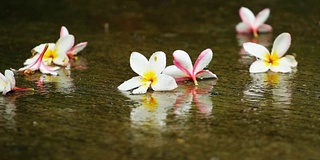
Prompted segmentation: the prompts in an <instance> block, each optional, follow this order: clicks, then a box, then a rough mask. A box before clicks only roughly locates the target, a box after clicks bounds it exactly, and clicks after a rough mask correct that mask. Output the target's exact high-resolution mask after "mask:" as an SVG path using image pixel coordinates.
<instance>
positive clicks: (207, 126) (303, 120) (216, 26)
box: [0, 0, 320, 160]
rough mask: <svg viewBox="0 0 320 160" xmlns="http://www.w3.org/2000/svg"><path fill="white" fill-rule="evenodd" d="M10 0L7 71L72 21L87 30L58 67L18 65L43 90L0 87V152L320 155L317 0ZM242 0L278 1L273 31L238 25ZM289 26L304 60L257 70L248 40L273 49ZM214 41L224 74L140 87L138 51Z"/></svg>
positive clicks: (199, 46)
mask: <svg viewBox="0 0 320 160" xmlns="http://www.w3.org/2000/svg"><path fill="white" fill-rule="evenodd" d="M284 2H285V1H283V2H282V1H274V0H271V1H270V0H268V1H267V0H265V1H264V0H262V1H257V2H250V1H244V0H241V1H234V2H233V1H232V2H231V1H230V2H229V1H225V2H222V1H209V0H208V1H207V0H203V1H192V0H184V1H182V0H174V1H168V0H164V1H144V0H142V1H116V0H108V1H102V0H97V1H85V0H79V1H72V0H59V1H55V2H48V1H35V0H32V1H28V2H25V1H4V2H1V3H2V5H0V17H1V19H2V21H1V25H0V33H1V35H2V36H1V37H0V42H1V43H0V56H1V59H0V70H1V73H3V71H4V70H5V69H8V68H14V69H18V68H20V67H22V66H23V62H24V61H25V59H27V58H29V57H30V56H31V53H30V50H31V48H33V47H35V46H37V45H39V44H41V43H44V42H55V41H56V40H57V39H58V38H59V29H60V27H61V26H62V25H64V26H66V27H67V28H68V29H69V30H70V33H72V34H74V35H75V37H76V43H79V42H82V41H88V43H89V44H88V46H87V47H86V48H85V49H84V50H83V51H82V52H80V53H79V54H78V56H77V59H75V60H74V61H72V63H70V66H68V67H67V68H61V69H60V70H59V76H50V75H44V74H40V73H39V72H36V73H35V74H33V75H22V74H17V75H15V77H16V80H17V86H19V87H32V88H34V89H35V90H34V91H31V92H30V91H28V92H12V93H9V94H8V95H5V96H1V97H0V137H1V138H0V155H1V158H0V159H106V158H107V159H211V160H218V159H248V160H249V159H318V157H320V154H319V148H320V138H319V133H320V123H319V122H320V109H319V104H318V102H319V97H320V87H319V81H320V75H319V72H318V68H317V66H318V63H319V62H318V60H319V56H320V54H319V51H320V47H319V46H320V40H319V36H320V24H319V21H320V20H319V17H318V15H319V14H318V13H319V12H318V8H317V6H318V5H317V4H318V1H316V0H309V1H300V0H292V1H290V3H287V2H286V3H284ZM241 6H246V7H248V8H250V9H251V10H252V11H253V12H254V13H258V12H259V11H261V10H262V9H263V8H267V7H268V8H270V9H271V15H270V17H269V19H268V20H267V22H268V24H270V25H272V26H273V32H272V33H270V34H262V35H260V36H259V37H258V38H253V37H252V36H250V35H249V36H247V35H237V34H236V32H235V25H236V24H237V23H238V22H239V21H240V18H239V15H238V10H239V8H240V7H241ZM282 32H289V33H290V34H291V36H292V43H291V46H290V48H289V51H288V54H294V55H296V59H297V61H298V62H299V65H298V68H297V70H295V71H294V72H292V73H289V74H282V73H272V72H267V73H261V74H250V73H249V71H248V69H249V66H250V64H251V63H252V62H253V61H254V60H255V58H254V57H252V56H250V55H248V53H245V52H244V50H243V49H242V44H243V43H244V42H255V43H259V44H261V45H263V46H265V47H266V48H268V49H269V50H270V49H271V48H272V43H273V41H274V38H275V37H277V36H278V35H279V34H280V33H282ZM206 48H211V49H212V50H213V52H214V58H213V60H212V62H211V63H210V64H209V65H208V66H207V67H208V69H209V70H210V71H213V72H214V73H215V74H217V76H218V77H219V79H218V80H203V81H199V85H198V86H194V85H193V83H192V82H179V83H178V86H179V87H178V88H177V89H176V90H174V91H172V92H152V91H149V92H148V93H147V94H143V95H131V94H130V92H120V91H119V90H117V86H118V85H119V84H121V83H122V82H123V81H124V80H127V79H129V78H131V77H133V76H135V73H134V72H133V71H132V70H131V68H130V65H129V57H130V53H131V52H133V51H137V52H140V53H142V54H144V55H145V56H146V57H149V56H150V55H151V54H152V53H153V52H155V51H159V50H162V51H164V52H165V53H166V56H167V65H171V64H172V61H173V58H172V53H173V51H174V50H176V49H182V50H185V51H186V52H188V53H189V54H190V57H191V59H192V61H193V62H194V61H195V58H196V57H197V56H198V55H199V53H200V52H201V51H202V50H204V49H206Z"/></svg>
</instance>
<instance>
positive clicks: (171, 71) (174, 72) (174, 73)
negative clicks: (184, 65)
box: [162, 65, 190, 79]
mask: <svg viewBox="0 0 320 160" xmlns="http://www.w3.org/2000/svg"><path fill="white" fill-rule="evenodd" d="M162 73H163V74H166V75H169V76H171V77H173V78H177V79H179V78H186V77H189V75H188V74H186V73H184V72H182V71H181V70H180V69H179V68H177V67H176V66H175V65H171V66H168V67H167V68H165V69H164V70H163V72H162ZM189 78H190V77H189Z"/></svg>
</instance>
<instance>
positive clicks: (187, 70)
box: [163, 49, 218, 85]
mask: <svg viewBox="0 0 320 160" xmlns="http://www.w3.org/2000/svg"><path fill="white" fill-rule="evenodd" d="M212 56H213V53H212V50H211V49H206V50H204V51H202V52H201V54H200V55H199V57H198V59H197V61H196V62H195V64H194V66H192V62H191V59H190V56H189V55H188V53H187V52H185V51H182V50H176V51H174V52H173V58H174V60H173V63H174V65H171V66H168V67H167V68H165V70H164V71H163V73H164V74H167V75H170V76H172V77H173V78H175V80H176V81H184V80H189V79H192V80H193V82H194V84H195V85H198V82H197V78H200V79H203V78H218V77H217V76H216V75H215V74H213V73H212V72H211V71H209V70H203V69H204V68H205V67H206V66H207V65H208V64H209V63H210V61H211V59H212Z"/></svg>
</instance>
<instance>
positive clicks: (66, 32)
mask: <svg viewBox="0 0 320 160" xmlns="http://www.w3.org/2000/svg"><path fill="white" fill-rule="evenodd" d="M66 35H69V31H68V29H67V28H66V27H65V26H62V27H61V29H60V37H63V36H66Z"/></svg>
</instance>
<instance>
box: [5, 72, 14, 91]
mask: <svg viewBox="0 0 320 160" xmlns="http://www.w3.org/2000/svg"><path fill="white" fill-rule="evenodd" d="M4 75H5V76H6V78H7V80H8V81H9V83H10V88H11V89H13V88H14V87H15V86H16V79H15V78H14V74H13V72H12V71H10V70H8V69H6V70H5V72H4Z"/></svg>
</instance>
